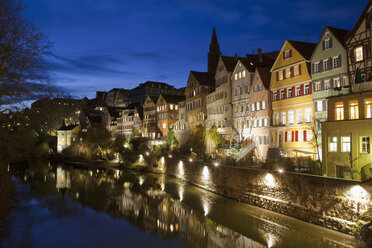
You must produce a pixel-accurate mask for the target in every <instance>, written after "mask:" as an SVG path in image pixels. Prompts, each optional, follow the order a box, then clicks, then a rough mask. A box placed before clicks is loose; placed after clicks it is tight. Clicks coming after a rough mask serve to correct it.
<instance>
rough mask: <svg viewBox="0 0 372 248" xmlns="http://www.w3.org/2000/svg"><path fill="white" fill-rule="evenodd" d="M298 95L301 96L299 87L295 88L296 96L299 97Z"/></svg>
mask: <svg viewBox="0 0 372 248" xmlns="http://www.w3.org/2000/svg"><path fill="white" fill-rule="evenodd" d="M300 95H301V87H300V86H296V96H300Z"/></svg>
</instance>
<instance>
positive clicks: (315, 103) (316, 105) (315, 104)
mask: <svg viewBox="0 0 372 248" xmlns="http://www.w3.org/2000/svg"><path fill="white" fill-rule="evenodd" d="M314 109H315V112H318V102H314Z"/></svg>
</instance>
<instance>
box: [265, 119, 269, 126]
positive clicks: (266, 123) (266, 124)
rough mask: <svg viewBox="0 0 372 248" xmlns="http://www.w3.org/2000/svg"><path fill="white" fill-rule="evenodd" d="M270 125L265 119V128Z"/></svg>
mask: <svg viewBox="0 0 372 248" xmlns="http://www.w3.org/2000/svg"><path fill="white" fill-rule="evenodd" d="M268 125H269V124H268V120H267V119H264V126H265V127H267V126H268Z"/></svg>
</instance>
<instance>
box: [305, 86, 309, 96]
mask: <svg viewBox="0 0 372 248" xmlns="http://www.w3.org/2000/svg"><path fill="white" fill-rule="evenodd" d="M309 94H310V85H309V84H306V85H305V95H309Z"/></svg>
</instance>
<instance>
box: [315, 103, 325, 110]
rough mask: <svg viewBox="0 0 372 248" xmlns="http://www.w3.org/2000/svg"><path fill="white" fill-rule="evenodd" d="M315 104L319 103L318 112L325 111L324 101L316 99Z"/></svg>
mask: <svg viewBox="0 0 372 248" xmlns="http://www.w3.org/2000/svg"><path fill="white" fill-rule="evenodd" d="M315 104H316V105H317V106H316V109H317V110H318V112H322V111H323V101H316V102H315ZM324 110H325V109H324Z"/></svg>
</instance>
